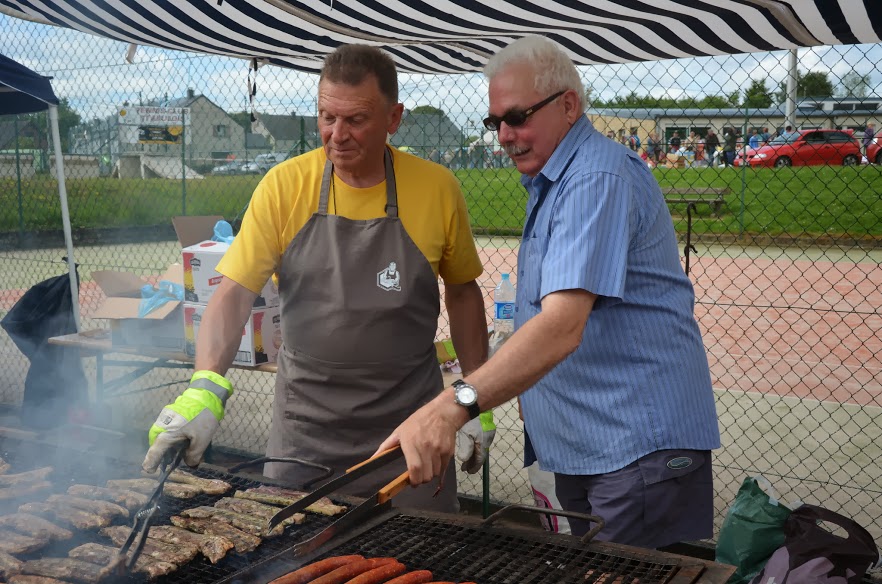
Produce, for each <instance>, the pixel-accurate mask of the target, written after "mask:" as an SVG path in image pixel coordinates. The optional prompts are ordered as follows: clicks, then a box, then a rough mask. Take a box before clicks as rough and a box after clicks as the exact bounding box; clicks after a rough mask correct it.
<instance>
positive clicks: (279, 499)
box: [233, 487, 346, 515]
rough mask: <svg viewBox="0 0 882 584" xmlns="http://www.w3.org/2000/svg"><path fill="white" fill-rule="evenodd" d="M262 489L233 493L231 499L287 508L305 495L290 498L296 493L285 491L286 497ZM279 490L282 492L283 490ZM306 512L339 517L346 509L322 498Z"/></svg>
mask: <svg viewBox="0 0 882 584" xmlns="http://www.w3.org/2000/svg"><path fill="white" fill-rule="evenodd" d="M262 488H263V487H258V488H255V489H247V490H244V491H236V492H235V493H233V497H236V498H238V499H249V500H251V501H257V502H258V503H264V504H266V505H276V506H279V507H287V506H288V505H292V504H294V503H295V502H297V501H299V500H300V499H302V498H303V497H304V496H305V493H299V494H297V496H296V497H293V496H291V494H294V493H296V491H287V493H288V494H287V495H280V494H278V493H273V492H267V491H263V490H261V489H262ZM279 490H280V491H284V489H279ZM306 510H307V511H311V512H312V513H319V514H321V515H339V514H340V513H343V512H345V511H346V507H343V506H342V505H335V504H334V503H332V502H331V500H330V499H328V498H327V497H322V498H321V499H319V500H318V501H316V502H315V503H313V504H312V505H310V506H309V507H307V508H306Z"/></svg>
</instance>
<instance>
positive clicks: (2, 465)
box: [0, 458, 11, 475]
mask: <svg viewBox="0 0 882 584" xmlns="http://www.w3.org/2000/svg"><path fill="white" fill-rule="evenodd" d="M10 468H11V467H10V465H9V463H8V462H6V461H5V460H3V459H2V458H0V475H2V474H6V471H8V470H9V469H10Z"/></svg>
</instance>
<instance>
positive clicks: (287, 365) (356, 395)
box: [264, 149, 458, 512]
mask: <svg viewBox="0 0 882 584" xmlns="http://www.w3.org/2000/svg"><path fill="white" fill-rule="evenodd" d="M384 162H385V170H386V198H387V204H386V216H385V217H379V218H377V219H367V220H353V219H347V218H345V217H341V216H339V215H329V214H328V195H329V192H330V191H331V189H332V188H333V183H332V181H333V165H332V164H331V162H330V161H328V162H327V163H326V164H325V171H324V176H323V177H322V185H321V193H320V196H319V207H318V211H317V212H316V213H315V214H313V215H312V216H311V217H310V218H309V220H308V221H307V222H306V224H305V225H304V226H303V228H302V229H301V230H300V232H299V233H298V234H297V235H296V236H295V237H294V239H293V240H292V241H291V243H290V244H289V245H288V248H287V249H286V250H285V253H284V254H283V255H282V260H281V265H280V269H279V295H280V297H281V313H282V318H281V323H282V348H281V349H280V351H279V355H278V373H277V375H276V392H275V400H274V405H273V425H272V430H271V432H270V439H269V444H268V446H267V456H286V457H287V456H293V457H298V458H303V459H306V460H311V461H313V462H317V463H320V464H324V465H326V466H329V467H331V468H332V469H334V471H335V475H336V474H340V473H342V472H343V471H345V470H346V469H347V468H349V467H351V466H353V465H355V464H357V463H358V462H361V461H363V460H365V459H367V458H369V457H370V456H371V455H372V454H373V453H374V451H376V449H377V448H378V447H379V445H380V443H381V442H382V441H383V440H385V439H386V437H388V436H389V434H391V433H392V431H393V430H394V429H395V428H396V427H397V426H398V425H399V424H400V423H401V422H403V421H404V420H405V419H406V418H407V417H408V416H409V415H410V414H412V413H413V412H414V411H416V410H417V409H418V408H419V407H420V406H422V405H423V404H425V403H427V402H429V401H430V400H431V399H432V398H434V397H435V396H436V395H438V393H439V392H440V391H441V389H443V382H442V379H441V370H440V368H439V366H438V360H437V357H436V353H435V346H434V340H435V330H436V328H437V326H438V314H439V311H440V294H439V292H438V279H437V277H436V276H435V273H434V272H433V271H432V267H431V265H430V264H429V262H428V260H427V259H426V258H425V256H423V254H422V252H421V251H420V250H419V248H418V247H417V246H416V244H415V243H414V242H413V240H411V238H410V236H408V234H407V232H406V231H405V229H404V227H403V226H402V224H401V220H400V219H399V217H398V194H397V190H396V187H395V173H394V171H393V168H392V157H391V154H390V153H389V151H388V149H387V151H386V153H385V160H384ZM405 468H406V466H405V464H404V459H403V458H402V459H401V460H400V461H396V462H395V463H391V464H389V465H388V466H387V467H385V468H384V469H382V470H379V471H377V472H375V473H372V474H371V475H369V476H366V477H363V478H362V479H359V480H358V481H356V482H354V483H352V484H351V486H350V487H349V488H347V490H345V491H343V492H345V493H347V494H351V495H356V496H361V497H365V496H368V495H371V494H373V493H375V492H376V491H377V490H378V489H379V488H380V487H382V486H383V485H385V484H386V483H388V482H389V481H391V480H392V479H393V478H395V477H396V476H398V475H399V474H401V473H402V472H404V470H405ZM264 474H265V475H266V476H269V477H273V478H277V479H281V480H284V481H286V482H288V483H289V484H291V485H292V486H299V485H302V484H303V483H305V482H306V481H308V480H311V479H313V478H315V477H316V476H317V474H319V473H317V471H315V470H314V469H311V468H307V467H303V466H301V465H297V464H291V463H268V464H267V465H266V467H265V468H264ZM445 478H446V480H445V482H444V489H443V490H442V492H441V493H440V494H439V495H438V496H437V497H434V498H433V497H432V495H433V494H434V492H435V489H436V487H437V483H430V484H427V485H423V486H421V487H418V488H416V489H414V488H408V489H405V490H404V491H403V492H402V493H401V494H400V495H399V496H397V497H396V498H395V504H396V505H397V506H401V507H418V508H422V509H429V510H436V511H449V512H455V511H456V510H457V508H458V502H457V499H456V473H455V470H454V466H453V461H451V464H450V466H449V468H448V469H447V472H446V477H445Z"/></svg>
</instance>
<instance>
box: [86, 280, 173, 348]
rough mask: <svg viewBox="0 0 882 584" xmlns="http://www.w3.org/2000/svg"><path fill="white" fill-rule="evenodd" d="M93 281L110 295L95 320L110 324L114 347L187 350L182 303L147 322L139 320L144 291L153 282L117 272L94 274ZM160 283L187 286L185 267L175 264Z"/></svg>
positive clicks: (169, 305)
mask: <svg viewBox="0 0 882 584" xmlns="http://www.w3.org/2000/svg"><path fill="white" fill-rule="evenodd" d="M92 278H93V279H94V280H95V282H96V283H97V284H98V286H99V287H100V288H101V290H102V291H103V292H104V294H105V295H107V299H106V300H105V301H104V302H103V303H102V304H101V306H99V307H98V310H96V311H95V313H94V314H93V315H92V316H93V318H106V319H107V320H108V322H109V325H110V342H111V345H113V346H114V347H135V348H160V349H168V350H172V351H183V350H184V328H183V326H182V324H183V315H182V312H183V311H182V307H181V303H180V302H177V301H170V302H167V303H165V304H163V305H162V306H160V307H158V308H156V309H155V310H153V311H151V312H150V313H149V314H147V315H146V316H145V317H144V318H139V317H138V308H139V307H140V305H141V287H142V286H144V284H149V283H150V282H148V281H147V280H146V279H144V278H142V277H140V276H136V275H135V274H132V273H130V272H117V271H113V270H102V271H97V272H92ZM160 280H168V281H171V282H174V283H176V284H183V281H184V271H183V266H181V264H173V265H172V266H170V267H169V269H168V270H167V271H166V272H165V274H163V275H162V276H160V277H159V279H158V280H157V282H159V281H160Z"/></svg>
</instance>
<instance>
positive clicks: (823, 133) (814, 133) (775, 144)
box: [735, 130, 861, 166]
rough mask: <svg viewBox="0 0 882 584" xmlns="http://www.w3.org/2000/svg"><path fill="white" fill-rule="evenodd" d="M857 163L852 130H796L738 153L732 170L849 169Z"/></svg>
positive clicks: (857, 149) (858, 148) (857, 146)
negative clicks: (832, 166) (829, 167)
mask: <svg viewBox="0 0 882 584" xmlns="http://www.w3.org/2000/svg"><path fill="white" fill-rule="evenodd" d="M860 161H861V146H860V143H858V141H857V139H856V138H855V137H854V133H853V132H852V130H799V131H797V132H793V133H791V134H788V135H783V136H778V137H776V138H774V139H773V140H772V141H771V142H769V143H768V144H767V145H765V146H762V147H761V148H758V149H757V150H748V152H747V153H746V154H740V153H739V156H738V158H737V159H736V160H735V166H742V165H743V164H745V162H747V163H748V164H750V166H819V165H839V164H841V165H843V166H851V165H855V164H860Z"/></svg>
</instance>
